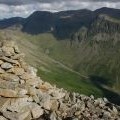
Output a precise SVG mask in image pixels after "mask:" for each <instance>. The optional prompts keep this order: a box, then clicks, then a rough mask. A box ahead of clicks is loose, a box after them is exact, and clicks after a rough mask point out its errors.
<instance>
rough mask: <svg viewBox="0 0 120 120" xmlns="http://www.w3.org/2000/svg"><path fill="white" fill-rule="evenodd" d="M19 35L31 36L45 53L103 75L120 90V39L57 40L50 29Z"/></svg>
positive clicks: (81, 68) (99, 75)
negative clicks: (47, 31)
mask: <svg viewBox="0 0 120 120" xmlns="http://www.w3.org/2000/svg"><path fill="white" fill-rule="evenodd" d="M20 36H22V37H23V39H26V40H29V41H30V43H32V44H34V45H35V47H36V46H37V47H38V48H37V50H38V51H39V52H41V53H42V54H43V55H46V56H49V57H51V58H53V59H55V60H57V61H59V62H61V63H64V64H65V65H67V66H69V67H70V68H72V69H74V70H76V71H78V72H79V73H81V74H83V75H85V76H89V75H90V76H94V75H95V76H98V77H102V78H103V79H105V80H106V81H107V82H106V83H105V84H106V85H109V86H110V87H112V88H113V89H115V90H117V91H119V90H120V80H119V77H120V62H119V58H120V51H119V46H120V43H119V42H118V43H117V44H115V43H114V42H113V41H112V40H111V41H108V42H104V41H101V42H95V41H93V42H89V41H88V42H85V43H84V42H82V43H78V42H77V41H75V42H73V43H72V45H71V43H70V41H69V40H61V41H57V40H56V39H55V38H54V36H52V35H51V34H49V33H47V34H41V35H38V36H31V35H27V34H21V35H20ZM30 46H31V45H30ZM31 49H32V48H31ZM42 61H45V59H43V60H42ZM100 82H101V81H100Z"/></svg>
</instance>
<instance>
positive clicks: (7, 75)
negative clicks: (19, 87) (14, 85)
mask: <svg viewBox="0 0 120 120" xmlns="http://www.w3.org/2000/svg"><path fill="white" fill-rule="evenodd" d="M0 77H1V79H4V80H7V81H12V82H18V81H19V77H18V76H16V75H14V74H11V73H4V74H0Z"/></svg>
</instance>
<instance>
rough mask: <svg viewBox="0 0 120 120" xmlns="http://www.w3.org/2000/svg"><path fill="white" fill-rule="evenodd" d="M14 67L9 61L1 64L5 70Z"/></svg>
mask: <svg viewBox="0 0 120 120" xmlns="http://www.w3.org/2000/svg"><path fill="white" fill-rule="evenodd" d="M12 67H13V65H12V64H10V63H7V62H5V63H3V64H2V65H1V68H3V69H5V70H8V69H10V68H12Z"/></svg>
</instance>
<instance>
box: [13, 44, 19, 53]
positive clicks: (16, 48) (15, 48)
mask: <svg viewBox="0 0 120 120" xmlns="http://www.w3.org/2000/svg"><path fill="white" fill-rule="evenodd" d="M14 51H15V53H20V50H19V48H18V46H16V45H15V46H14Z"/></svg>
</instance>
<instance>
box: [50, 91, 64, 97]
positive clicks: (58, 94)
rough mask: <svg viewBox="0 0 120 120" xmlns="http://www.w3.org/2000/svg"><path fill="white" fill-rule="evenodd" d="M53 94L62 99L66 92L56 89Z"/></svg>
mask: <svg viewBox="0 0 120 120" xmlns="http://www.w3.org/2000/svg"><path fill="white" fill-rule="evenodd" d="M52 96H53V97H54V98H55V99H61V98H63V97H65V93H63V92H60V91H58V90H56V91H54V92H53V93H52Z"/></svg>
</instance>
